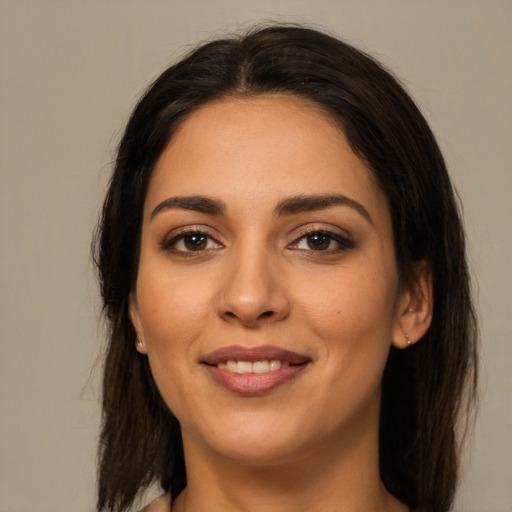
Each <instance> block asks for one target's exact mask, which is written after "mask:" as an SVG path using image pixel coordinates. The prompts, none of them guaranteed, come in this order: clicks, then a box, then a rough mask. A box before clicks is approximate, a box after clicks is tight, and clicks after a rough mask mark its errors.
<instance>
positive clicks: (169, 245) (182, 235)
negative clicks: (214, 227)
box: [160, 229, 222, 257]
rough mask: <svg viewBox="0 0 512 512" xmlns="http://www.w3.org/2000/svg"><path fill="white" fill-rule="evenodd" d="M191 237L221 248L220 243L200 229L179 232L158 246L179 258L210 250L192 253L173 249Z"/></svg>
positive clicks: (199, 250) (191, 251)
mask: <svg viewBox="0 0 512 512" xmlns="http://www.w3.org/2000/svg"><path fill="white" fill-rule="evenodd" d="M192 236H200V237H204V239H206V243H207V244H208V243H209V242H211V241H213V242H214V243H215V244H217V245H218V246H221V247H222V244H221V243H220V242H218V241H217V240H216V239H215V238H213V237H212V235H211V234H210V233H208V232H207V231H203V230H201V229H187V230H185V231H181V232H179V233H177V234H175V235H173V236H172V237H171V238H168V239H164V240H163V241H162V243H161V244H160V246H161V248H162V249H163V250H164V251H169V252H172V253H174V254H178V255H179V256H183V257H189V256H197V255H198V254H200V253H202V252H204V251H206V250H208V249H211V248H204V249H198V250H196V251H194V250H182V249H176V248H175V247H173V246H175V245H176V244H177V243H178V242H180V241H184V240H185V239H186V238H187V237H192Z"/></svg>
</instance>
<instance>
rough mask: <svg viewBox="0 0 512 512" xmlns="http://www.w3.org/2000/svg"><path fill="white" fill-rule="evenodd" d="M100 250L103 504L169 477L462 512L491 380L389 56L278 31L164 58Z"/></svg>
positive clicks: (218, 503)
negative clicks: (479, 359)
mask: <svg viewBox="0 0 512 512" xmlns="http://www.w3.org/2000/svg"><path fill="white" fill-rule="evenodd" d="M96 261H97V265H98V268H99V274H100V281H101V291H102V296H103V301H104V310H105V314H106V317H107V319H108V322H109V326H110V337H109V345H108V351H107V355H106V363H105V374H104V384H103V393H104V396H103V429H102V434H101V443H100V467H99V498H98V510H116V511H122V510H126V509H127V508H129V507H130V506H131V505H132V504H133V502H134V500H135V499H136V497H137V495H138V493H139V492H140V491H141V490H143V489H145V488H146V487H147V486H148V485H150V484H151V483H152V482H154V481H157V482H159V483H160V485H161V486H162V489H163V490H164V492H166V493H167V494H165V495H164V496H163V497H162V498H160V499H159V500H157V501H155V502H154V503H153V504H152V505H150V507H149V510H151V511H153V510H165V511H169V510H171V507H172V510H173V512H175V511H178V512H184V511H185V512H190V511H198V512H200V511H203V510H204V511H223V512H224V511H231V510H243V511H253V510H258V511H271V510H272V511H274V510H280V511H288V510H290V511H291V510H293V511H296V510H308V511H314V510H319V511H331V510H332V511H337V510H343V511H346V512H350V511H355V510H365V511H374V510H375V511H381V512H382V511H396V512H398V511H406V510H415V511H435V512H442V511H447V510H449V509H450V507H451V504H452V501H453V495H454V491H455V485H456V480H457V470H458V456H459V439H458V438H457V435H456V425H458V421H459V420H460V419H461V418H460V413H463V416H464V415H467V412H468V408H467V406H468V405H470V402H471V399H472V398H473V396H474V390H475V386H476V364H475V359H476V356H475V354H476V350H475V344H476V324H475V317H474V313H473V307H472V301H471V295H470V287H469V276H468V271H467V265H466V259H465V248H464V235H463V230H462V226H461V221H460V218H459V214H458V210H457V205H456V201H455V198H454V193H453V190H452V187H451V184H450V181H449V178H448V175H447V172H446V168H445V164H444V161H443V158H442V155H441V153H440V151H439V149H438V147H437V144H436V142H435V139H434V137H433V135H432V133H431V131H430V129H429V128H428V126H427V124H426V122H425V120H424V118H423V117H422V115H421V114H420V112H419V111H418V109H417V108H416V106H415V105H414V103H413V102H412V100H411V99H410V98H409V96H408V95H407V94H406V93H405V91H404V90H403V89H402V87H401V86H400V85H399V84H398V83H397V81H396V80H395V79H394V78H393V77H392V76H391V75H390V74H389V73H388V72H387V71H385V70H383V68H382V67H381V66H380V65H379V64H377V63H376V62H375V61H374V60H372V59H371V58H370V57H368V56H366V55H364V54H363V53H361V52H359V51H358V50H356V49H354V48H352V47H351V46H349V45H347V44H345V43H343V42H340V41H338V40H336V39H334V38H332V37H330V36H328V35H325V34H322V33H319V32H317V31H314V30H310V29H307V28H301V27H269V28H263V29H258V30H255V31H253V32H250V33H249V34H247V35H245V36H243V37H235V38H232V39H225V40H218V41H213V42H211V43H208V44H205V45H203V46H201V47H199V48H198V49H197V50H195V51H193V52H192V53H191V54H190V55H188V56H187V57H186V58H184V59H183V60H182V61H181V62H179V63H178V64H176V65H175V66H172V67H171V68H169V69H168V70H166V71H165V72H164V73H163V74H162V75H161V76H160V77H159V78H158V79H157V80H156V81H155V82H154V84H153V85H152V86H151V87H150V88H149V90H148V91H147V93H146V94H145V95H144V97H143V98H142V99H141V101H140V102H139V104H138V105H137V107H136V108H135V110H134V112H133V114H132V116H131V119H130V121H129V123H128V126H127V128H126V131H125V134H124V136H123V139H122V141H121V143H120V146H119V152H118V157H117V162H116V167H115V171H114V174H113V177H112V181H111V183H110V188H109V191H108V194H107V197H106V200H105V204H104V208H103V215H102V220H101V224H100V228H99V232H98V242H97V251H96ZM459 430H460V429H459ZM459 430H458V431H459Z"/></svg>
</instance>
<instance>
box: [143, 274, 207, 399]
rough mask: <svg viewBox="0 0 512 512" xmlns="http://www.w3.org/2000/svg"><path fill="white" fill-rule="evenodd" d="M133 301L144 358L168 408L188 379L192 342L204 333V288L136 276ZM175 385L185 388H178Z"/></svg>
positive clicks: (191, 283)
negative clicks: (139, 317) (141, 338)
mask: <svg viewBox="0 0 512 512" xmlns="http://www.w3.org/2000/svg"><path fill="white" fill-rule="evenodd" d="M139 283H140V285H138V286H137V299H138V304H139V310H140V315H141V320H142V328H143V332H144V341H145V344H146V349H147V357H148V359H149V363H150V366H151V371H152V373H153V376H154V379H155V382H156V384H157V386H158V388H159V389H160V392H161V394H162V395H163V397H164V399H165V400H166V402H167V403H168V405H169V406H170V407H171V408H172V405H173V402H175V398H174V397H175V395H176V393H181V391H180V388H186V386H187V382H183V381H184V379H185V381H187V380H190V378H191V376H190V375H189V374H187V372H186V371H185V370H186V369H187V368H190V366H191V365H190V363H191V362H193V359H194V354H195V353H196V352H197V351H196V352H195V351H194V348H195V341H196V340H197V339H198V338H199V337H200V336H201V334H202V333H203V331H204V323H205V322H204V319H205V317H206V316H207V315H208V314H209V310H210V306H209V303H210V297H209V295H208V287H207V286H204V287H202V286H199V284H200V283H196V282H194V281H193V280H192V281H191V280H183V279H180V280H176V279H172V277H171V278H169V277H165V278H162V273H158V274H153V275H151V276H148V274H147V273H144V270H143V269H142V271H141V273H140V274H139ZM179 383H183V384H185V385H184V386H182V385H181V384H180V385H179V386H178V384H179Z"/></svg>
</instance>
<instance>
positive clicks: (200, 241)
mask: <svg viewBox="0 0 512 512" xmlns="http://www.w3.org/2000/svg"><path fill="white" fill-rule="evenodd" d="M207 244H208V237H206V236H205V235H203V234H202V233H195V234H193V235H186V236H184V237H183V245H184V246H185V248H186V249H187V250H188V251H201V250H203V249H206V246H207Z"/></svg>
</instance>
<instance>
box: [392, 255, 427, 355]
mask: <svg viewBox="0 0 512 512" xmlns="http://www.w3.org/2000/svg"><path fill="white" fill-rule="evenodd" d="M433 307H434V301H433V285H432V271H431V269H430V265H428V263H427V262H425V261H421V262H418V263H417V264H416V265H415V266H414V272H413V275H412V277H411V279H409V280H408V281H407V283H405V284H404V285H403V287H402V290H401V292H400V296H399V297H398V301H397V310H396V320H395V326H394V329H393V337H392V344H393V345H394V346H395V347H396V348H407V347H408V346H409V345H413V344H414V343H416V342H417V341H418V340H419V339H421V338H422V337H423V336H424V335H425V333H426V332H427V330H428V328H429V327H430V322H431V321H432V311H433Z"/></svg>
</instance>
